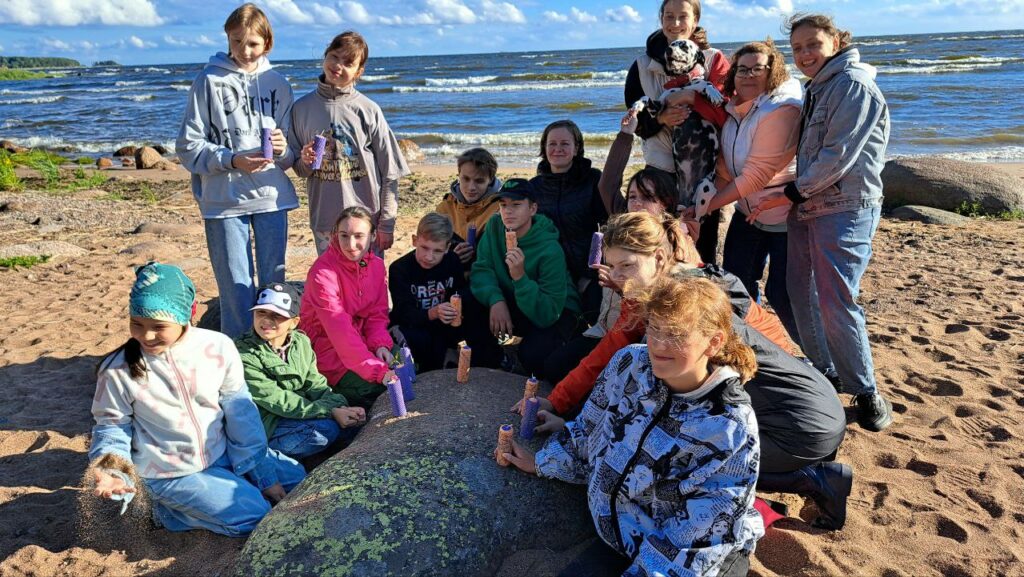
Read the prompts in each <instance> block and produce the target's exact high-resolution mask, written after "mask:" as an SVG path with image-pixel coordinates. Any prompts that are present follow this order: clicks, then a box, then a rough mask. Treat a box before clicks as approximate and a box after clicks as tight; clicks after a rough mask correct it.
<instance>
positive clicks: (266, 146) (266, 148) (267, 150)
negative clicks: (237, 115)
mask: <svg viewBox="0 0 1024 577" xmlns="http://www.w3.org/2000/svg"><path fill="white" fill-rule="evenodd" d="M271 132H273V129H272V128H264V129H262V130H261V131H260V134H261V137H262V138H263V158H265V159H267V160H274V143H273V142H271V141H270V133H271Z"/></svg>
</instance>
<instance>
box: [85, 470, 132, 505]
mask: <svg viewBox="0 0 1024 577" xmlns="http://www.w3.org/2000/svg"><path fill="white" fill-rule="evenodd" d="M93 479H95V480H96V488H95V489H93V491H92V494H93V495H96V496H97V497H100V498H101V499H109V498H111V497H113V496H114V495H124V494H125V493H134V492H135V488H134V487H129V486H128V485H127V484H126V483H125V482H124V479H121V478H119V477H115V476H113V475H111V474H110V473H107V472H105V471H103V470H101V469H98V468H97V469H94V470H93Z"/></svg>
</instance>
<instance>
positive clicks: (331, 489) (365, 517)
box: [238, 368, 594, 577]
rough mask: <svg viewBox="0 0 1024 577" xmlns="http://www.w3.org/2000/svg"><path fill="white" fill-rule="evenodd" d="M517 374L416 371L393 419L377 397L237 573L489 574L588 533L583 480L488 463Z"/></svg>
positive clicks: (254, 540) (252, 545)
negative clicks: (517, 557) (459, 378)
mask: <svg viewBox="0 0 1024 577" xmlns="http://www.w3.org/2000/svg"><path fill="white" fill-rule="evenodd" d="M524 383H525V379H524V378H523V377H521V376H519V375H514V374H510V373H503V372H498V371H492V370H487V369H480V368H474V369H472V371H471V372H470V382H469V383H468V384H458V383H456V382H455V371H454V370H445V371H433V372H430V373H425V374H422V375H419V376H418V377H417V379H416V384H415V392H416V398H415V400H413V401H411V402H409V403H407V408H408V411H409V414H408V416H407V417H405V418H402V419H396V418H393V417H392V416H391V411H390V407H389V404H388V398H387V394H386V393H385V394H384V395H381V398H379V399H378V400H377V403H376V404H375V405H374V407H373V409H372V410H371V411H370V413H369V420H368V423H367V425H365V427H364V428H363V430H362V431H361V432H360V434H359V436H358V437H357V438H356V440H355V441H354V442H353V443H352V445H351V446H349V447H348V448H347V449H345V450H344V451H342V452H341V453H339V454H337V455H335V456H334V457H332V458H330V459H329V460H327V461H326V462H325V463H323V464H322V465H320V466H319V467H317V468H316V469H315V470H314V471H313V472H311V473H310V475H309V477H307V479H306V480H305V481H304V482H303V483H302V484H301V485H300V486H299V487H297V488H296V489H295V490H294V491H292V493H291V494H290V495H289V496H288V498H287V499H286V500H284V501H283V502H281V503H280V504H278V505H277V506H276V507H274V509H273V511H271V513H270V514H269V515H267V517H266V518H265V519H264V520H263V522H262V523H260V525H259V527H257V529H256V531H255V532H254V533H253V534H252V536H251V537H250V538H249V540H248V542H246V545H245V548H244V549H243V551H242V554H241V558H240V560H239V566H238V575H244V576H246V577H263V576H271V575H273V576H281V577H287V576H301V575H310V576H313V575H317V576H321V575H322V576H333V577H340V576H367V577H369V576H374V577H379V576H384V575H395V576H398V575H401V576H424V577H425V576H432V575H439V576H440V575H459V576H463V577H470V576H474V575H480V576H485V575H486V576H490V575H495V574H497V573H498V570H499V568H500V567H501V565H502V562H503V561H504V560H505V559H506V558H507V557H509V556H510V555H512V554H514V553H516V552H517V551H522V550H527V549H545V548H546V549H548V550H550V551H560V550H562V551H564V550H566V549H569V548H570V547H573V546H574V545H577V544H579V543H581V542H583V541H586V540H588V539H590V538H591V537H593V535H594V530H593V527H592V524H591V520H590V515H589V513H588V512H587V505H586V495H585V491H584V488H583V487H582V486H578V485H569V484H565V483H561V482H558V481H551V480H547V479H540V478H537V477H534V476H532V475H527V474H525V473H522V472H521V471H518V470H515V469H513V468H502V467H499V466H498V465H497V464H496V463H495V461H494V457H493V450H494V447H495V444H496V440H497V429H498V427H499V426H500V425H501V424H503V423H512V424H515V425H516V429H517V430H518V423H519V419H518V415H513V414H511V413H509V411H508V409H509V407H510V406H512V404H514V403H515V402H516V401H517V400H518V399H520V398H521V397H522V394H523V385H524ZM542 441H543V439H540V438H535V439H534V441H533V442H532V443H526V442H524V441H521V440H520V442H521V443H524V444H526V445H527V446H530V447H531V448H532V449H534V450H536V449H537V448H539V445H540V444H541V442H542Z"/></svg>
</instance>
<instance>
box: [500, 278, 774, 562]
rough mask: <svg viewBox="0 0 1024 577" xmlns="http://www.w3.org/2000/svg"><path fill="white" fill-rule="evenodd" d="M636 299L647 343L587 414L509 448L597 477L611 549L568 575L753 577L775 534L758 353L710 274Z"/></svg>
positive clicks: (596, 493) (593, 505) (618, 369)
mask: <svg viewBox="0 0 1024 577" xmlns="http://www.w3.org/2000/svg"><path fill="white" fill-rule="evenodd" d="M636 302H637V304H638V307H639V310H640V311H641V318H644V319H646V322H647V339H648V344H647V345H631V346H629V347H627V348H625V349H622V350H621V351H619V352H618V353H617V354H616V355H615V357H613V358H612V361H611V363H609V365H608V367H607V368H606V369H605V370H604V372H602V373H601V376H600V377H599V378H598V380H597V383H596V385H595V387H594V392H593V393H592V394H591V396H590V399H589V400H588V401H587V404H586V405H585V406H584V408H583V411H582V412H581V413H580V415H579V416H578V417H577V419H576V420H574V421H572V422H570V423H567V424H566V427H565V428H564V429H562V431H561V432H560V433H559V434H558V435H557V436H554V437H552V438H551V439H550V440H549V441H548V442H547V444H546V445H545V446H544V448H543V449H541V450H540V452H538V453H537V454H536V455H533V454H531V453H530V452H529V451H528V450H527V449H525V448H523V447H520V446H518V445H516V444H513V448H512V451H513V452H512V453H505V454H504V456H505V458H507V459H508V460H509V461H510V462H511V463H512V464H513V465H515V466H516V467H518V468H519V469H521V470H523V471H525V472H527V473H533V474H537V475H539V476H541V477H548V478H553V479H560V480H563V481H566V482H570V483H579V484H586V485H587V487H588V491H587V492H588V501H589V505H590V512H591V515H592V516H593V519H594V525H595V527H596V529H597V532H598V535H599V536H600V537H601V540H602V541H603V542H604V543H606V544H607V546H604V545H602V544H601V543H597V544H596V546H595V547H596V548H597V550H591V551H587V552H585V553H584V554H583V555H581V556H580V557H579V558H578V559H577V560H575V561H574V562H573V563H572V564H571V565H570V566H569V567H568V568H566V570H565V571H564V573H563V574H565V575H581V574H587V575H590V574H594V569H599V571H598V574H602V575H603V574H612V572H613V571H614V573H615V574H619V573H621V574H622V575H627V576H644V577H646V576H648V575H655V574H656V573H660V574H663V575H718V576H732V575H746V573H747V570H748V568H749V556H750V554H751V553H752V552H753V550H754V545H755V544H756V542H757V540H758V539H759V538H760V537H761V536H762V535H763V534H764V526H763V524H762V522H761V518H760V516H759V515H758V513H757V511H756V510H755V509H754V508H753V502H754V486H755V483H756V481H757V473H758V467H759V460H760V444H759V442H758V435H757V423H756V421H755V419H754V412H753V409H752V408H751V406H750V398H749V397H748V396H747V394H746V393H745V392H744V391H743V383H744V382H746V381H747V380H749V379H750V377H751V376H752V375H753V374H754V371H755V369H756V363H755V360H754V352H753V351H752V350H751V349H750V347H748V346H747V345H745V344H743V342H742V341H741V340H740V338H739V337H738V336H737V335H736V333H735V332H733V329H732V323H731V317H732V309H731V306H730V303H729V299H728V297H727V296H726V295H725V293H724V292H722V289H720V288H718V287H717V286H716V285H715V284H714V283H712V282H711V281H708V280H706V279H701V278H686V279H681V280H676V279H671V278H665V279H661V280H659V281H657V282H655V284H654V285H652V286H651V287H650V288H649V289H647V290H644V291H643V292H642V293H641V294H640V295H637V298H636ZM608 547H611V549H612V550H614V553H611V552H610V551H608Z"/></svg>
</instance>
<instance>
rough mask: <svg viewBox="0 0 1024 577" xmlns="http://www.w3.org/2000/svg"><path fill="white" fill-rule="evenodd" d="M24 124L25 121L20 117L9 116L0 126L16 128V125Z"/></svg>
mask: <svg viewBox="0 0 1024 577" xmlns="http://www.w3.org/2000/svg"><path fill="white" fill-rule="evenodd" d="M22 124H25V121H24V120H22V119H20V118H7V119H5V120H4V122H3V124H0V128H2V129H7V128H14V127H15V126H21V125H22Z"/></svg>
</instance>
